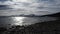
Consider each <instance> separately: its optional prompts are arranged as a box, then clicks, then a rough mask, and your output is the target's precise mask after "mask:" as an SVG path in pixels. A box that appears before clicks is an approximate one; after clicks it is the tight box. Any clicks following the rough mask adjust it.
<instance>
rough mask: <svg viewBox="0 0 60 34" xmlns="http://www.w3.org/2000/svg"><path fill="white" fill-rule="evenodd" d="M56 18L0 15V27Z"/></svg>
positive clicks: (29, 23)
mask: <svg viewBox="0 0 60 34" xmlns="http://www.w3.org/2000/svg"><path fill="white" fill-rule="evenodd" d="M52 20H57V18H56V17H0V27H1V26H4V27H6V26H7V27H9V26H12V25H20V26H22V25H31V24H35V23H38V22H45V21H52Z"/></svg>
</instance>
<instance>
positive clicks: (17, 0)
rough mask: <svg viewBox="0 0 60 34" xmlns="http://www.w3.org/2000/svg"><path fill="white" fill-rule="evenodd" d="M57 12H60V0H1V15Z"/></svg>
mask: <svg viewBox="0 0 60 34" xmlns="http://www.w3.org/2000/svg"><path fill="white" fill-rule="evenodd" d="M6 5H7V6H6ZM57 12H60V0H0V16H10V15H20V14H35V15H46V14H53V13H57Z"/></svg>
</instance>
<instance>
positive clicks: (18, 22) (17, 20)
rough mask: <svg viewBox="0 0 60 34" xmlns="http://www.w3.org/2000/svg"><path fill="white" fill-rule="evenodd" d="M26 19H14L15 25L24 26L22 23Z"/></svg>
mask: <svg viewBox="0 0 60 34" xmlns="http://www.w3.org/2000/svg"><path fill="white" fill-rule="evenodd" d="M24 18H25V17H14V20H15V21H16V23H14V24H15V25H21V26H22V23H23V19H24Z"/></svg>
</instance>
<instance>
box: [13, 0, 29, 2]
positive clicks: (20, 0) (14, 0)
mask: <svg viewBox="0 0 60 34" xmlns="http://www.w3.org/2000/svg"><path fill="white" fill-rule="evenodd" d="M27 1H28V0H13V2H27Z"/></svg>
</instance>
